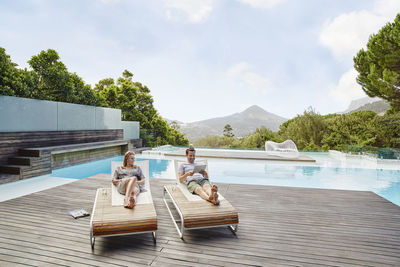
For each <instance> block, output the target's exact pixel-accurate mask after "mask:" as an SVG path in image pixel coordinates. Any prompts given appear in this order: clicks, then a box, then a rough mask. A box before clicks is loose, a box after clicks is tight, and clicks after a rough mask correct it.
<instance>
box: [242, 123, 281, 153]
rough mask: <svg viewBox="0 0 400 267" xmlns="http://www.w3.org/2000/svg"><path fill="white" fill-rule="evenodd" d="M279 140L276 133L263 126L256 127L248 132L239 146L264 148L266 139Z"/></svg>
mask: <svg viewBox="0 0 400 267" xmlns="http://www.w3.org/2000/svg"><path fill="white" fill-rule="evenodd" d="M268 140H269V141H274V142H281V139H280V138H279V137H278V135H277V133H274V132H273V131H271V130H270V129H268V128H266V127H265V126H261V127H260V128H257V129H256V130H255V131H254V132H253V133H251V134H249V135H248V136H246V137H245V138H243V139H242V140H241V146H242V147H245V148H264V147H265V142H266V141H268Z"/></svg>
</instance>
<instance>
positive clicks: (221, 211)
mask: <svg viewBox="0 0 400 267" xmlns="http://www.w3.org/2000/svg"><path fill="white" fill-rule="evenodd" d="M167 189H168V191H169V192H170V194H171V196H172V197H173V199H174V200H175V203H176V204H177V206H178V207H179V209H180V210H181V212H182V215H183V219H184V221H185V227H186V228H194V227H206V226H216V225H224V224H237V223H238V222H239V217H238V212H237V211H236V209H235V208H234V207H232V205H231V204H230V203H229V202H228V201H227V200H226V199H222V200H221V201H220V204H219V205H218V206H216V205H213V204H212V203H210V202H207V201H189V200H187V198H186V197H185V195H184V194H183V193H182V192H181V190H180V189H179V188H177V187H176V186H175V185H169V186H167Z"/></svg>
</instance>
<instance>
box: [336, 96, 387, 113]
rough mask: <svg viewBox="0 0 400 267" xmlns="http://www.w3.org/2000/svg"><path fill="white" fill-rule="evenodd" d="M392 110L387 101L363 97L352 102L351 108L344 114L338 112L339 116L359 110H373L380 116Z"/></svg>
mask: <svg viewBox="0 0 400 267" xmlns="http://www.w3.org/2000/svg"><path fill="white" fill-rule="evenodd" d="M389 108H390V105H389V103H388V102H386V101H385V100H382V99H381V98H379V97H368V96H366V97H363V98H359V99H356V100H353V101H351V103H350V105H349V107H348V108H347V109H346V110H345V111H343V112H337V113H338V114H348V113H353V112H356V111H359V110H371V111H374V112H376V113H378V114H380V115H382V114H384V113H385V111H386V110H388V109H389Z"/></svg>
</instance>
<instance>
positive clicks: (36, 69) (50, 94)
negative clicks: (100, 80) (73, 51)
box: [28, 49, 100, 106]
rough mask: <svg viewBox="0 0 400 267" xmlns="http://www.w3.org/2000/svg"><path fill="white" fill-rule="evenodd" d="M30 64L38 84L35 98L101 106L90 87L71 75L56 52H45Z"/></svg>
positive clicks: (76, 76) (74, 74) (34, 58)
mask: <svg viewBox="0 0 400 267" xmlns="http://www.w3.org/2000/svg"><path fill="white" fill-rule="evenodd" d="M28 63H29V65H30V66H31V68H32V69H33V76H34V78H33V79H34V80H35V82H36V91H35V92H34V94H33V97H34V98H38V99H46V100H52V101H61V102H68V103H75V104H83V105H93V106H94V105H98V104H99V102H100V101H99V99H97V98H96V95H95V94H94V91H93V90H92V89H91V87H90V85H87V84H85V82H84V81H83V79H82V78H81V77H79V76H78V75H77V74H76V73H69V72H68V69H67V67H66V66H65V65H64V63H63V62H61V61H60V57H59V55H58V53H57V52H56V51H55V50H53V49H48V50H47V51H44V50H43V51H41V52H40V53H39V54H38V55H36V56H33V57H32V58H31V59H30V60H29V61H28Z"/></svg>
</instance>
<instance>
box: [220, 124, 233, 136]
mask: <svg viewBox="0 0 400 267" xmlns="http://www.w3.org/2000/svg"><path fill="white" fill-rule="evenodd" d="M232 131H233V129H232V126H231V125H230V124H226V125H225V126H224V130H223V135H224V136H226V137H234V136H235V135H234V134H233V133H232Z"/></svg>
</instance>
